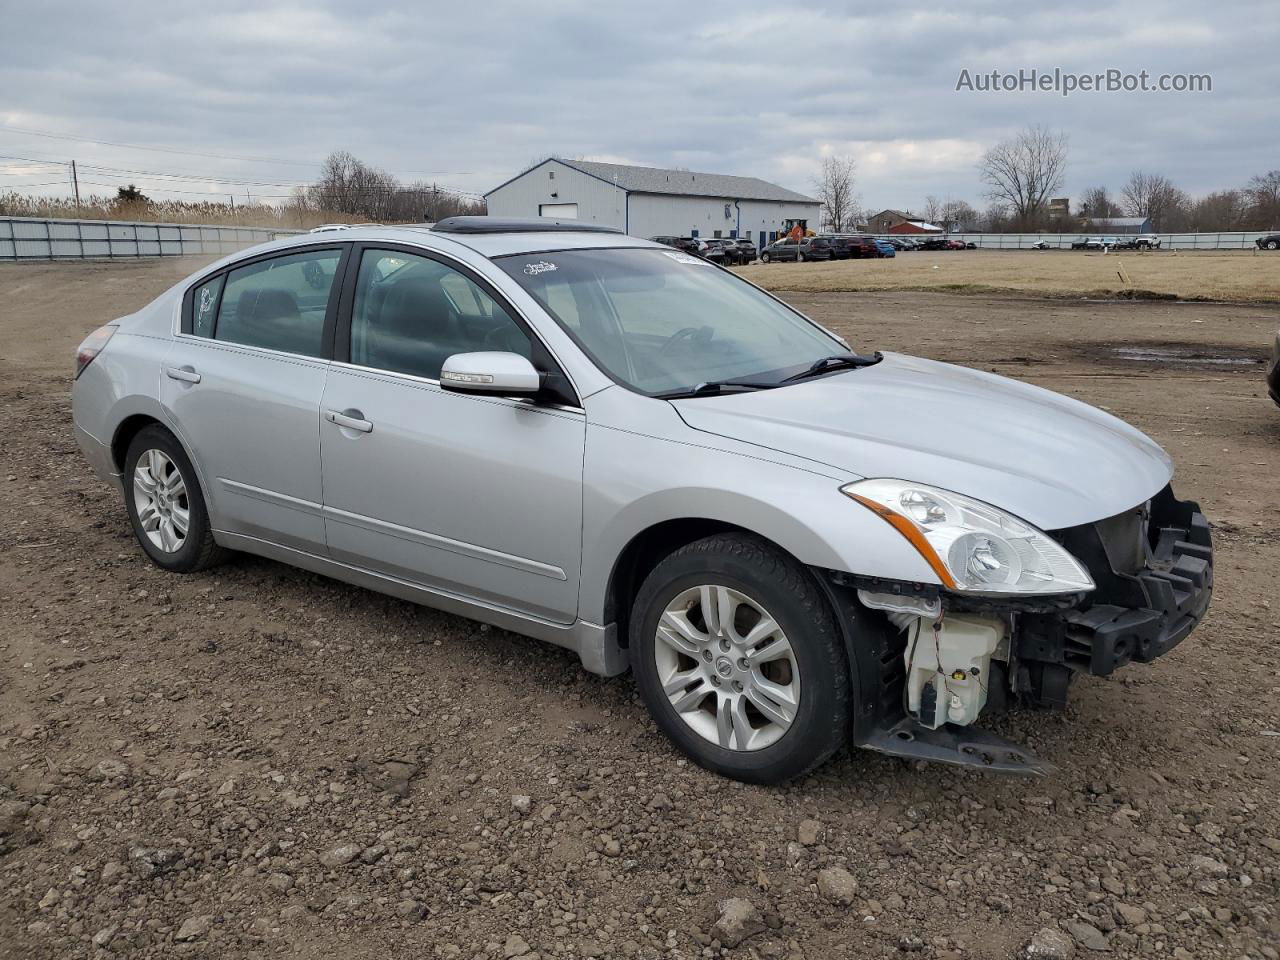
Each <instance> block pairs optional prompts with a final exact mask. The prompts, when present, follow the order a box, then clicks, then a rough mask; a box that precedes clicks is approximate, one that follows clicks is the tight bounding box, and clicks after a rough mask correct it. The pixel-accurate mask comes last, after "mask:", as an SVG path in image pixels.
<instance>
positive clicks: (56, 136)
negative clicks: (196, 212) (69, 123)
mask: <svg viewBox="0 0 1280 960" xmlns="http://www.w3.org/2000/svg"><path fill="white" fill-rule="evenodd" d="M0 130H11V131H13V132H14V133H24V134H27V135H29V136H33V137H48V138H49V139H51V140H74V141H76V142H77V143H96V144H101V145H102V146H107V147H124V148H125V149H127V150H146V151H151V152H153V153H180V154H183V155H185V156H189V157H212V158H213V159H215V160H242V161H244V162H245V163H287V164H291V165H293V166H298V167H318V166H320V163H319V162H318V161H312V160H281V159H280V158H278V157H237V156H232V155H230V154H226V153H202V152H201V151H199V150H180V149H178V148H177V147H154V146H147V145H145V144H139V143H123V142H121V141H118V140H97V139H95V138H93V137H77V136H73V135H71V134H66V133H49V132H48V131H45V130H32V129H30V128H28V127H15V126H11V125H9V124H7V123H0Z"/></svg>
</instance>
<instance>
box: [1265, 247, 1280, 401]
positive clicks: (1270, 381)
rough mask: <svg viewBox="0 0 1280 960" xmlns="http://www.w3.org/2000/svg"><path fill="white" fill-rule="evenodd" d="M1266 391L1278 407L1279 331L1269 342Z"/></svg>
mask: <svg viewBox="0 0 1280 960" xmlns="http://www.w3.org/2000/svg"><path fill="white" fill-rule="evenodd" d="M1276 239H1277V241H1278V242H1280V235H1277V237H1276ZM1267 393H1269V394H1270V395H1271V399H1272V400H1274V401H1275V402H1276V406H1277V407H1280V333H1277V334H1276V339H1275V342H1273V343H1272V344H1271V369H1270V370H1269V371H1267Z"/></svg>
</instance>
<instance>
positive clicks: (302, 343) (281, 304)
mask: <svg viewBox="0 0 1280 960" xmlns="http://www.w3.org/2000/svg"><path fill="white" fill-rule="evenodd" d="M341 259H342V253H341V251H339V250H315V251H308V252H306V253H295V254H293V255H292V256H287V257H277V258H275V259H274V260H262V261H260V262H258V263H252V264H250V265H249V266H247V267H241V268H240V269H238V270H232V271H231V272H230V273H228V274H227V280H226V289H225V290H224V291H223V293H222V306H221V307H220V308H219V309H218V320H217V323H216V324H215V326H214V330H213V336H214V338H215V339H217V340H225V341H226V342H228V343H243V344H245V345H247V346H251V347H266V348H268V349H270V350H280V351H283V352H285V353H298V354H302V355H303V356H308V357H318V356H320V355H321V354H322V353H323V351H324V317H325V311H326V310H327V309H328V307H329V294H330V292H331V291H332V289H333V279H334V276H335V275H336V274H337V271H338V262H339V260H341ZM196 295H197V297H199V295H200V291H196ZM199 306H200V301H199V299H197V300H196V303H195V304H194V305H193V308H194V309H195V310H198V308H199ZM198 315H199V314H198V313H197V314H196V316H198ZM192 327H193V332H194V328H195V323H194V322H193V324H192Z"/></svg>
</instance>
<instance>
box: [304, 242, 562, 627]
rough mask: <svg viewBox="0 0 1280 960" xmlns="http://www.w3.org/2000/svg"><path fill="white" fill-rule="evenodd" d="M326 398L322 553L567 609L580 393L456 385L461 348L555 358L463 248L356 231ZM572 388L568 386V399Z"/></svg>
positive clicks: (545, 615) (514, 603) (403, 576)
mask: <svg viewBox="0 0 1280 960" xmlns="http://www.w3.org/2000/svg"><path fill="white" fill-rule="evenodd" d="M348 273H349V275H348V278H347V284H346V289H345V290H344V293H343V297H342V302H343V306H342V311H341V316H342V321H341V322H340V323H339V325H338V333H337V343H336V346H335V357H336V359H335V362H334V364H333V368H332V369H331V371H330V373H329V378H328V382H327V383H326V385H325V388H324V398H323V402H322V403H321V416H322V422H321V424H320V448H321V455H322V458H323V463H324V516H325V526H326V529H327V534H328V543H329V551H330V555H331V556H332V557H333V558H334V559H335V560H338V561H341V562H344V563H350V564H353V565H356V566H359V567H363V568H366V569H371V570H375V571H378V572H380V573H383V574H385V575H388V576H392V577H395V578H397V579H400V580H405V581H408V582H410V583H414V584H418V585H422V586H425V587H428V588H430V589H434V590H438V591H441V592H444V593H447V594H450V595H453V596H460V597H463V598H466V599H469V600H473V601H478V602H482V603H488V604H491V605H495V606H499V607H503V608H506V609H509V610H513V611H516V612H519V613H523V614H529V615H533V616H537V617H539V618H542V619H545V620H551V621H555V622H558V623H570V622H572V621H573V620H574V619H575V618H576V616H577V602H578V578H579V557H580V551H581V537H582V460H583V452H584V444H585V437H586V419H585V415H584V414H583V412H582V411H581V409H577V408H576V407H575V406H574V405H570V404H559V405H553V404H549V403H545V404H544V403H537V404H535V403H533V402H531V401H528V400H517V399H507V398H504V397H485V396H470V395H466V394H460V393H450V392H447V391H444V390H442V389H441V387H440V384H439V376H440V367H441V365H442V364H443V362H444V361H445V359H446V358H448V357H449V356H452V355H453V354H456V353H470V352H475V351H483V350H497V351H507V352H514V353H519V354H521V355H523V356H525V357H527V358H529V359H530V360H532V361H533V362H534V365H535V366H537V367H538V368H539V369H540V370H543V371H544V372H553V373H557V374H558V368H556V367H555V365H554V361H552V360H551V359H550V357H549V354H547V352H546V349H545V348H544V347H542V345H541V343H540V342H539V341H537V340H536V338H534V337H533V335H532V334H531V333H530V332H529V330H528V329H527V327H526V326H525V325H524V324H523V322H521V321H519V320H517V319H516V315H515V312H514V310H513V308H511V307H510V306H509V305H507V304H505V303H504V302H503V301H502V299H501V297H500V295H499V294H498V293H497V291H496V290H494V289H493V288H492V287H490V286H488V285H487V284H486V283H485V282H484V281H483V279H482V278H480V277H479V276H478V275H476V274H474V273H472V272H471V271H470V270H469V269H468V268H465V267H463V266H462V265H461V264H457V263H456V262H453V261H450V260H447V259H445V258H443V257H436V256H435V255H429V254H427V253H426V252H425V251H420V250H415V249H412V248H408V249H407V248H396V247H384V246H378V245H369V246H365V247H363V248H360V247H358V248H357V251H356V253H355V254H354V255H353V259H352V266H351V269H350V271H349V272H348ZM575 404H576V401H575Z"/></svg>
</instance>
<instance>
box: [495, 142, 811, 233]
mask: <svg viewBox="0 0 1280 960" xmlns="http://www.w3.org/2000/svg"><path fill="white" fill-rule="evenodd" d="M484 197H485V201H486V203H487V204H488V207H489V213H490V214H491V215H493V216H512V217H536V216H541V217H556V218H559V219H578V220H583V221H587V222H592V223H600V224H607V225H609V226H615V227H619V228H621V229H622V230H624V231H625V232H627V233H630V234H632V235H633V236H638V237H652V236H666V235H670V236H695V237H696V236H704V237H721V236H724V237H738V236H749V237H751V238H752V239H754V240H756V241H757V242H758V243H760V244H763V243H766V242H768V241H769V240H772V239H773V238H774V237H775V236H777V235H778V234H779V233H784V232H786V231H788V230H790V229H791V228H792V227H793V226H795V225H797V224H799V225H800V226H801V227H805V228H807V227H809V226H810V225H812V226H813V227H815V228H816V227H817V226H818V221H819V217H820V213H821V208H822V205H821V203H820V202H819V201H818V200H815V199H814V198H813V197H810V196H806V195H805V194H803V193H798V192H797V191H795V190H788V189H787V188H786V187H781V186H779V185H778V184H776V183H770V182H769V181H767V180H761V179H759V178H758V177H738V176H732V175H730V174H723V173H700V172H697V171H693V170H671V169H667V168H665V167H638V166H633V165H631V164H624V163H603V162H600V161H597V160H566V159H563V158H561V157H551V158H548V159H546V160H544V161H542V162H541V163H538V164H535V165H534V166H532V167H530V168H529V169H527V170H524V171H522V172H521V173H518V174H517V175H516V176H514V177H512V178H511V179H510V180H507V181H506V182H504V183H502V184H499V185H498V186H496V187H494V188H493V189H492V190H490V191H488V192H487V193H486V194H485V195H484Z"/></svg>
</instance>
